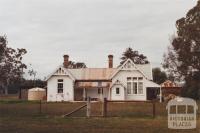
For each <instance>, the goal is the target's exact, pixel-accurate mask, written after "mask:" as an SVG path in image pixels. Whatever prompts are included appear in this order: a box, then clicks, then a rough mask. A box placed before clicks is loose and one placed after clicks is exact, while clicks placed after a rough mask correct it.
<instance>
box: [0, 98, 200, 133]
mask: <svg viewBox="0 0 200 133" xmlns="http://www.w3.org/2000/svg"><path fill="white" fill-rule="evenodd" d="M82 104H83V103H43V104H42V114H40V113H39V104H38V102H27V101H23V102H21V101H0V133H90V132H92V133H93V132H94V133H133V132H134V133H169V132H170V133H171V132H172V133H177V132H180V133H182V132H183V133H188V132H189V133H190V132H191V133H200V117H199V115H200V111H199V110H198V120H197V129H194V130H171V129H168V128H167V113H166V109H165V106H166V103H162V104H160V103H157V104H156V118H155V119H153V118H152V105H151V104H149V103H110V104H109V105H108V116H109V117H107V118H103V117H91V118H85V109H83V110H81V111H79V112H77V113H75V114H73V115H72V117H67V118H62V117H61V116H62V115H63V114H65V113H68V112H70V111H72V110H73V109H74V108H76V107H78V106H80V105H82ZM198 105H199V107H200V102H198ZM92 114H93V115H100V114H101V103H93V104H92Z"/></svg>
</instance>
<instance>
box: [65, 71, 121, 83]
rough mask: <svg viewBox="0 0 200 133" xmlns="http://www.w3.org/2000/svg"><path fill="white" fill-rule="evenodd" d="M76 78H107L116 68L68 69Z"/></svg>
mask: <svg viewBox="0 0 200 133" xmlns="http://www.w3.org/2000/svg"><path fill="white" fill-rule="evenodd" d="M68 70H69V71H70V72H71V73H72V75H73V76H74V77H75V78H76V79H78V80H109V78H110V76H111V75H112V74H113V73H114V72H115V71H116V70H117V69H116V68H81V69H68Z"/></svg>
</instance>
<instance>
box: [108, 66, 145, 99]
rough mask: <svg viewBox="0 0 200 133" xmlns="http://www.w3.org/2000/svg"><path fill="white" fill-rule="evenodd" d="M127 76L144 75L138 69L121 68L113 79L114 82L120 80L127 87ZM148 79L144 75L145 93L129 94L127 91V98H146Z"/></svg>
mask: <svg viewBox="0 0 200 133" xmlns="http://www.w3.org/2000/svg"><path fill="white" fill-rule="evenodd" d="M127 77H143V75H142V74H141V73H140V72H139V71H137V70H132V71H131V70H121V71H119V72H118V73H117V74H116V75H115V76H114V77H113V79H112V82H113V83H115V82H116V81H117V80H119V81H120V82H121V83H123V84H124V85H125V86H126V88H127ZM145 82H146V79H145V77H143V94H129V95H127V92H126V91H125V100H141V101H142V100H146V99H147V97H146V85H145Z"/></svg>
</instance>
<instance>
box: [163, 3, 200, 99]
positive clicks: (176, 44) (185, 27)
mask: <svg viewBox="0 0 200 133" xmlns="http://www.w3.org/2000/svg"><path fill="white" fill-rule="evenodd" d="M176 27H177V34H176V35H175V36H174V38H173V39H172V42H171V45H170V46H169V48H168V53H167V54H165V55H164V63H163V67H164V68H165V69H166V70H167V71H168V74H169V75H171V76H174V78H175V80H183V81H185V83H186V84H185V88H184V89H183V90H184V91H185V92H190V93H187V94H186V95H185V96H188V97H192V98H198V97H200V87H198V85H197V84H196V83H197V81H198V82H200V79H198V78H195V75H198V74H199V73H200V1H198V2H197V5H196V6H195V7H194V8H192V9H191V10H189V11H188V12H187V14H186V17H183V18H181V19H179V20H177V21H176ZM194 81H195V82H194ZM186 87H187V88H186ZM197 87H198V88H197ZM194 88H195V89H194ZM191 90H192V91H191ZM194 94H195V95H194ZM196 94H199V95H198V96H197V95H196Z"/></svg>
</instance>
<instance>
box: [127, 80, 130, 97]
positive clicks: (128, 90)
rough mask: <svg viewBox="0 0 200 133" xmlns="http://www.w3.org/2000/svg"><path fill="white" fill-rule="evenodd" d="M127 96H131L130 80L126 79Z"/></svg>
mask: <svg viewBox="0 0 200 133" xmlns="http://www.w3.org/2000/svg"><path fill="white" fill-rule="evenodd" d="M127 94H131V78H130V77H128V78H127Z"/></svg>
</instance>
